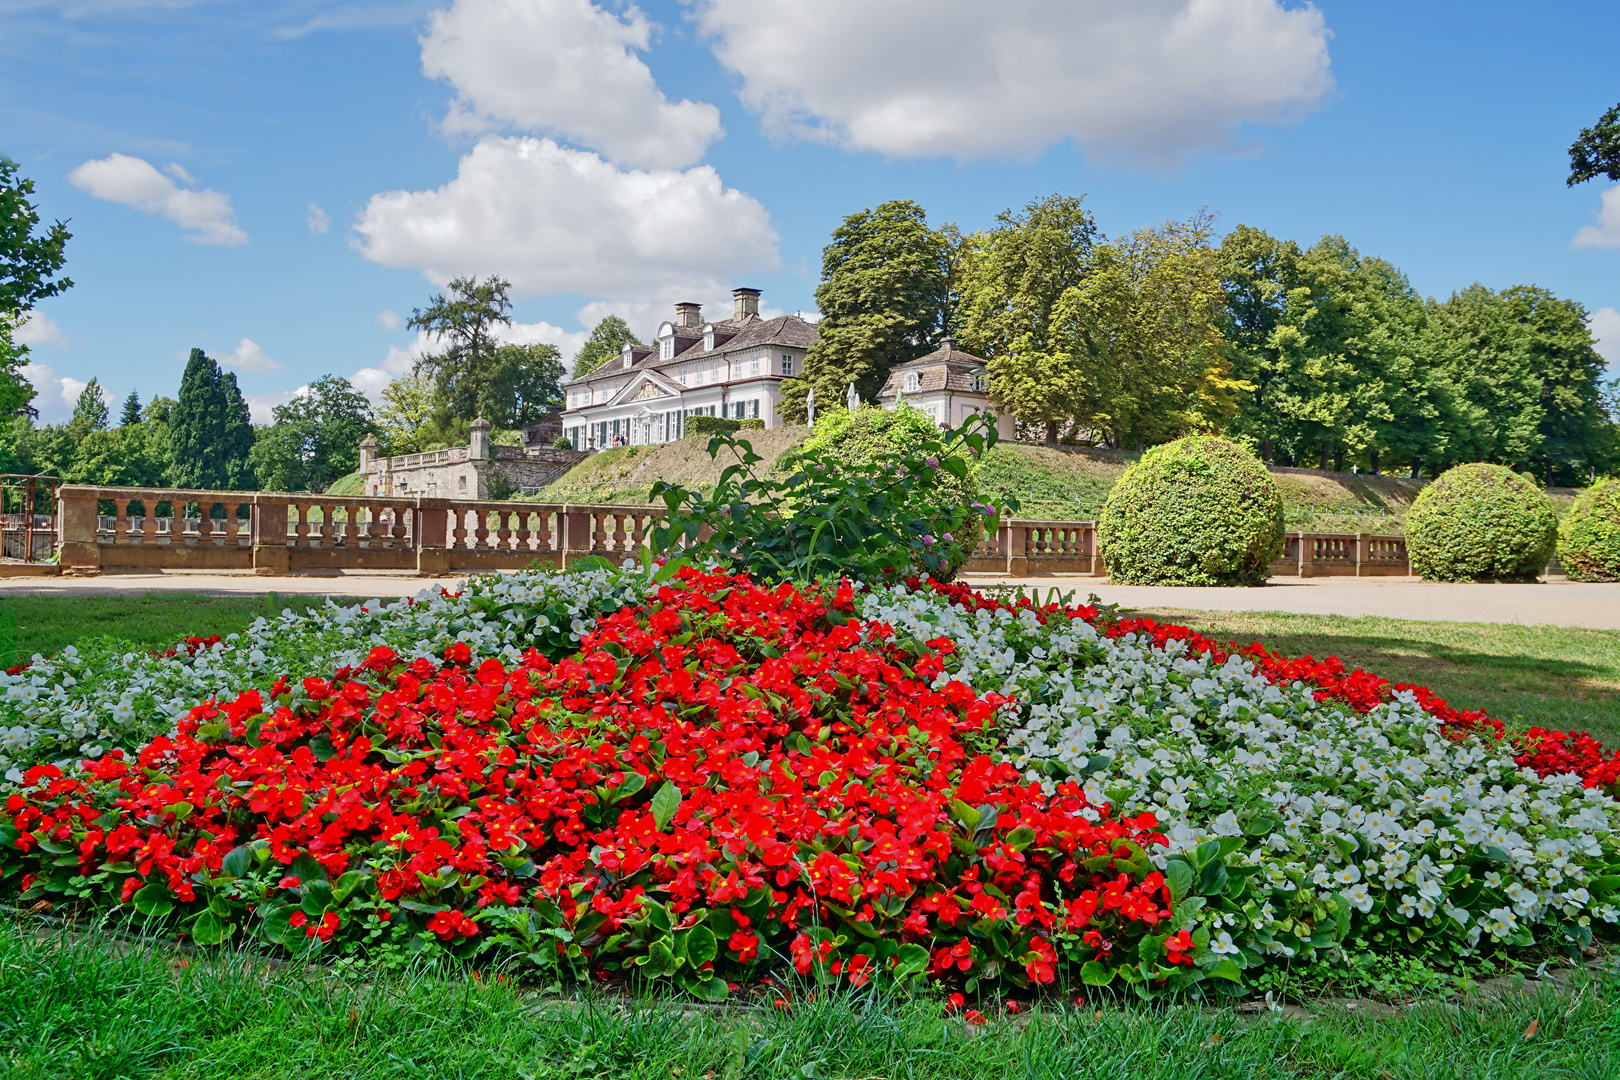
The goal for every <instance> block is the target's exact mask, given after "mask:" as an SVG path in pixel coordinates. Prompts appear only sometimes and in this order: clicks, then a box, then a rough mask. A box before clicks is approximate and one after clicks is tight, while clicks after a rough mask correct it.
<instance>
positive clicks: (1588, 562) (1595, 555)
mask: <svg viewBox="0 0 1620 1080" xmlns="http://www.w3.org/2000/svg"><path fill="white" fill-rule="evenodd" d="M1558 561H1559V562H1561V563H1563V564H1564V572H1565V573H1566V574H1568V575H1569V576H1570V577H1571V578H1572V579H1574V580H1575V581H1620V480H1605V481H1603V482H1602V483H1600V484H1598V485H1596V486H1595V487H1593V488H1591V489H1589V490H1587V491H1586V492H1585V493H1584V494H1582V495H1581V497H1580V498H1578V499H1576V500H1575V505H1574V506H1572V507H1570V508H1569V510H1568V512H1567V513H1565V514H1564V520H1563V523H1562V524H1561V525H1560V526H1559V528H1558Z"/></svg>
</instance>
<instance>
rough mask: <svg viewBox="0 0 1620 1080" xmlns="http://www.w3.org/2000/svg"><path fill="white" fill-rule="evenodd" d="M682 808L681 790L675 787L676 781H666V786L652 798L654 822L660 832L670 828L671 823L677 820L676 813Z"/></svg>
mask: <svg viewBox="0 0 1620 1080" xmlns="http://www.w3.org/2000/svg"><path fill="white" fill-rule="evenodd" d="M680 808H681V789H680V788H679V787H677V786H675V781H673V780H665V781H664V786H663V787H661V788H659V789H658V792H657V794H655V795H654V796H653V798H652V816H653V821H654V823H655V824H656V825H657V827H658V831H659V832H663V831H664V830H665V829H666V828H668V827H669V823H670V822H671V821H674V820H675V811H677V810H679V809H680Z"/></svg>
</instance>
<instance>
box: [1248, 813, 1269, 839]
mask: <svg viewBox="0 0 1620 1080" xmlns="http://www.w3.org/2000/svg"><path fill="white" fill-rule="evenodd" d="M1276 827H1277V819H1276V818H1274V817H1272V816H1271V815H1269V814H1257V815H1256V816H1254V817H1252V818H1250V819H1249V823H1248V824H1247V825H1245V826H1243V831H1244V832H1246V833H1248V834H1249V835H1250V836H1270V835H1271V833H1272V830H1274V829H1275V828H1276Z"/></svg>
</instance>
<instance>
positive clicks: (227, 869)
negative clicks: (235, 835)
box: [219, 844, 253, 878]
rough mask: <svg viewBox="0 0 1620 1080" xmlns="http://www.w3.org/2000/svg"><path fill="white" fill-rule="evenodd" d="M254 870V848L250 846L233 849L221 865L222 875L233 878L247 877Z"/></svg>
mask: <svg viewBox="0 0 1620 1080" xmlns="http://www.w3.org/2000/svg"><path fill="white" fill-rule="evenodd" d="M252 868H253V848H252V846H251V845H249V844H239V845H237V846H236V847H234V848H232V849H231V850H230V853H229V854H227V855H226V856H225V858H224V859H223V860H222V861H221V862H220V864H219V870H220V873H222V874H224V875H225V876H226V877H233V878H239V877H246V876H247V872H248V871H249V870H251V869H252Z"/></svg>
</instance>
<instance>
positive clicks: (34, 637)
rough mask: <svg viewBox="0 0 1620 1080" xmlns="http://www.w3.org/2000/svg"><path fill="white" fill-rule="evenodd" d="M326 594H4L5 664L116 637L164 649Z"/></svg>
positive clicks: (1, 656) (313, 602)
mask: <svg viewBox="0 0 1620 1080" xmlns="http://www.w3.org/2000/svg"><path fill="white" fill-rule="evenodd" d="M323 602H324V598H323V597H311V596H276V595H274V594H271V595H270V596H203V595H200V594H197V593H170V592H162V593H146V594H144V595H141V596H3V597H0V667H11V666H12V665H14V664H19V663H21V662H23V661H24V660H27V659H28V658H29V657H31V656H33V655H34V654H35V653H41V654H44V655H46V656H49V655H51V654H53V653H58V652H61V651H62V649H63V647H65V646H67V645H75V644H80V643H82V642H84V641H87V640H89V639H91V638H96V637H113V638H118V639H120V640H122V641H127V642H129V643H130V644H132V645H134V646H136V647H137V648H141V649H152V650H161V649H167V648H169V647H170V646H172V645H174V644H176V643H177V642H179V641H180V640H181V639H182V638H185V637H207V636H208V635H210V634H219V635H221V636H223V635H225V634H232V633H236V632H238V631H241V630H243V629H246V628H247V626H248V624H250V623H252V622H253V620H254V619H256V618H257V617H258V616H260V615H279V614H280V613H281V611H282V609H283V608H289V607H290V608H292V609H293V610H294V611H306V610H308V609H309V608H311V607H319V606H320V605H321V604H322V603H323Z"/></svg>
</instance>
